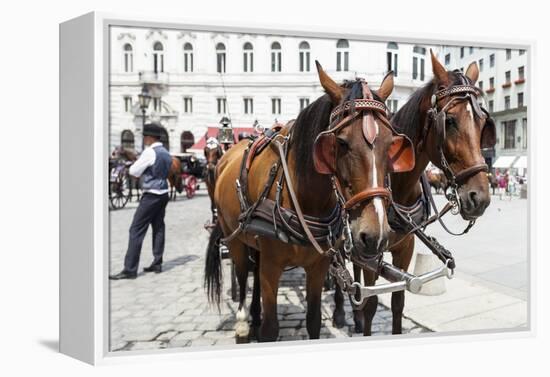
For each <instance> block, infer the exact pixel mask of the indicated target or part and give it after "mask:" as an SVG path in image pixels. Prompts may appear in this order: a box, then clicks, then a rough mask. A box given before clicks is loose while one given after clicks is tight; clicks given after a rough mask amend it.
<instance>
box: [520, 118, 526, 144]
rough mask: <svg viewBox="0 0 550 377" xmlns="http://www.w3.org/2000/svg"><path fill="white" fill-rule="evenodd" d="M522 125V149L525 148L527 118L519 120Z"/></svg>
mask: <svg viewBox="0 0 550 377" xmlns="http://www.w3.org/2000/svg"><path fill="white" fill-rule="evenodd" d="M521 127H522V145H521V147H522V148H523V149H527V118H523V119H522V120H521Z"/></svg>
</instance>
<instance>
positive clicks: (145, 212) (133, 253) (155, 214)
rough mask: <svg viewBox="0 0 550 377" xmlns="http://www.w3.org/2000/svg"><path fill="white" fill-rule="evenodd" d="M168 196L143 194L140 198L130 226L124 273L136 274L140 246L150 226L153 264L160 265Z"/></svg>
mask: <svg viewBox="0 0 550 377" xmlns="http://www.w3.org/2000/svg"><path fill="white" fill-rule="evenodd" d="M168 201H169V197H168V194H162V195H155V194H149V193H145V194H143V196H142V197H141V200H140V202H139V206H138V208H137V210H136V213H135V214H134V219H133V220H132V225H130V237H129V240H128V251H126V257H125V258H124V271H126V272H129V273H137V270H138V265H139V256H140V254H141V245H142V244H143V239H144V238H145V234H146V233H147V228H149V224H151V226H152V228H153V258H154V259H153V264H155V265H157V264H162V254H163V253H164V229H165V226H164V214H165V212H166V205H167V204H168Z"/></svg>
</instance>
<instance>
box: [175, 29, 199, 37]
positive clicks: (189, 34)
mask: <svg viewBox="0 0 550 377" xmlns="http://www.w3.org/2000/svg"><path fill="white" fill-rule="evenodd" d="M183 38H184V39H188V38H191V39H197V34H195V33H193V32H192V31H186V30H182V31H180V32H179V33H178V39H183Z"/></svg>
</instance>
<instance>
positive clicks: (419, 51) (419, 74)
mask: <svg viewBox="0 0 550 377" xmlns="http://www.w3.org/2000/svg"><path fill="white" fill-rule="evenodd" d="M425 56H426V49H425V48H424V47H420V46H414V47H413V69H412V79H413V80H421V81H424V66H425Z"/></svg>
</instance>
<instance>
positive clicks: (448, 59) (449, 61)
mask: <svg viewBox="0 0 550 377" xmlns="http://www.w3.org/2000/svg"><path fill="white" fill-rule="evenodd" d="M449 64H451V54H447V55H445V65H449Z"/></svg>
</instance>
